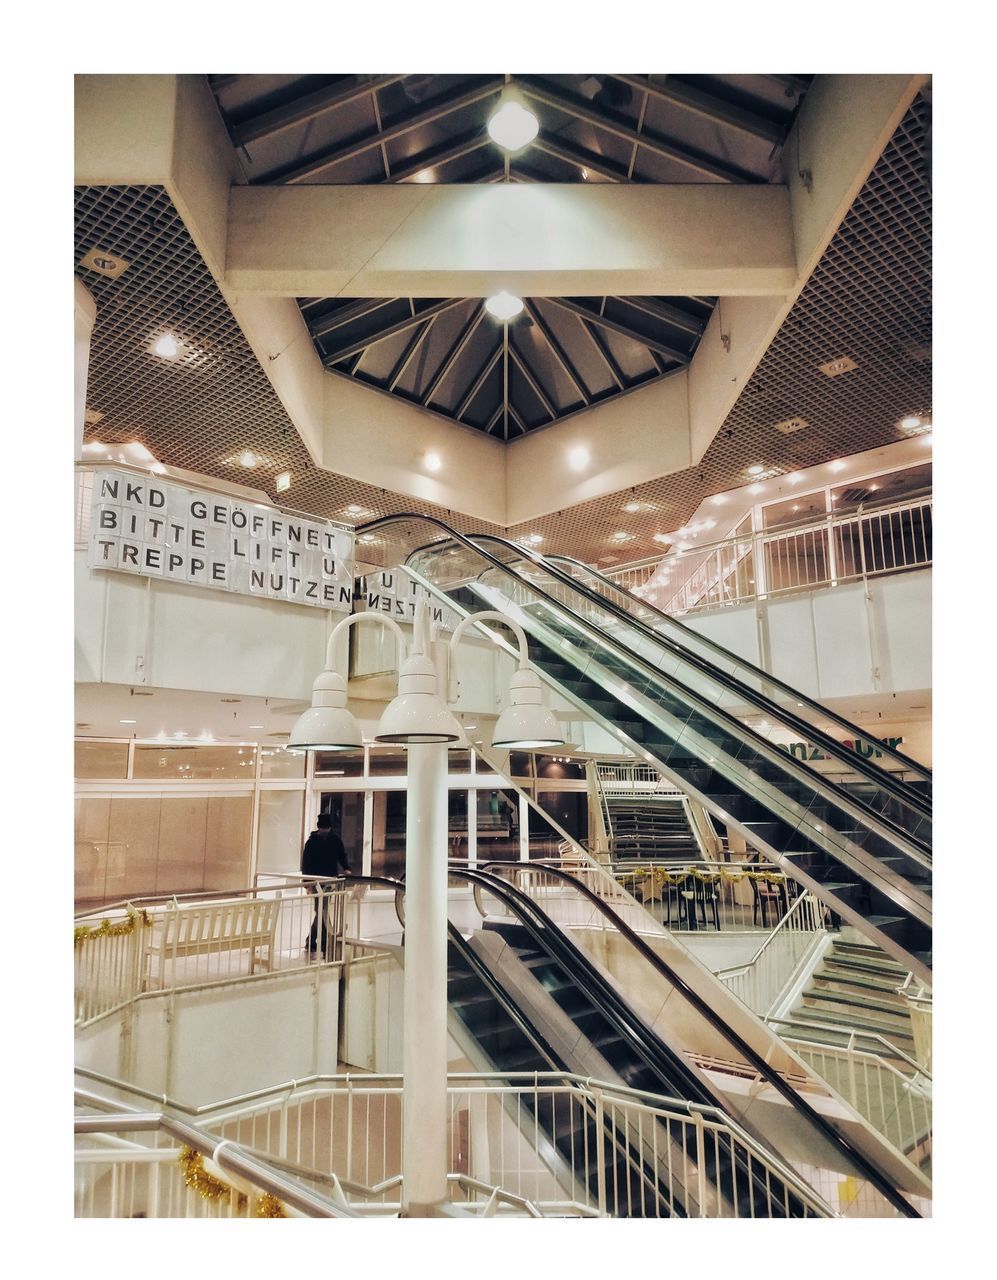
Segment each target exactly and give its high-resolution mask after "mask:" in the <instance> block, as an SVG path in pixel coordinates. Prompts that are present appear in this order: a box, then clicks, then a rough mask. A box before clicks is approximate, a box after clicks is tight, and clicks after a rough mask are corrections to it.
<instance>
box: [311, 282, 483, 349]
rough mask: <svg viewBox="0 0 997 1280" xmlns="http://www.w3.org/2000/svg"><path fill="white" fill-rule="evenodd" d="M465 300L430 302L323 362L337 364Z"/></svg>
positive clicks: (445, 299) (444, 299) (446, 299)
mask: <svg viewBox="0 0 997 1280" xmlns="http://www.w3.org/2000/svg"><path fill="white" fill-rule="evenodd" d="M464 302H465V299H464V298H443V299H442V300H441V301H439V302H433V303H430V305H429V306H427V307H423V308H422V310H421V311H419V312H418V313H417V314H416V315H414V316H406V317H405V318H404V319H402V320H396V321H395V323H394V324H389V325H385V327H384V328H383V329H379V330H378V331H377V332H376V333H371V334H368V335H367V337H365V338H357V339H356V341H354V342H351V343H350V344H349V345H348V346H345V347H337V348H336V349H335V350H334V351H330V352H328V353H327V354H326V355H325V356H323V357H322V363H323V364H325V365H330V364H335V363H336V362H337V361H339V360H342V359H343V358H344V357H345V356H351V355H354V354H356V352H358V351H363V350H365V349H366V348H367V347H372V346H373V345H374V343H375V342H381V341H383V339H384V338H393V337H394V336H395V335H396V334H398V333H404V332H405V330H406V329H411V328H412V326H413V325H417V324H422V322H423V321H424V320H428V319H429V318H430V316H438V315H441V314H442V313H443V312H444V311H451V310H453V308H454V307H460V306H463V304H464Z"/></svg>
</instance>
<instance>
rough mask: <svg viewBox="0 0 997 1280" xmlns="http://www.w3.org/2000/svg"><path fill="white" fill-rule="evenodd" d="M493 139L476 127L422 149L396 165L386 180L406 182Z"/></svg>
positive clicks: (488, 143)
mask: <svg viewBox="0 0 997 1280" xmlns="http://www.w3.org/2000/svg"><path fill="white" fill-rule="evenodd" d="M491 141H492V140H491V138H489V136H488V132H487V130H485V129H474V130H472V131H471V132H470V133H464V134H461V136H460V137H459V138H454V139H453V141H452V142H447V143H443V144H442V145H441V146H438V147H431V148H430V149H429V150H428V151H420V152H419V154H418V155H416V156H413V158H412V159H411V160H408V161H406V162H405V163H403V164H400V165H396V166H395V169H394V171H393V172H392V175H391V178H390V179H384V181H391V182H406V181H407V180H408V179H409V178H414V177H415V176H416V174H418V173H422V172H423V171H424V170H426V169H435V168H437V167H438V166H440V165H444V164H448V163H449V162H450V161H451V160H459V159H460V158H461V157H462V156H467V155H471V153H472V152H474V151H479V150H481V148H482V147H487V146H489V145H491Z"/></svg>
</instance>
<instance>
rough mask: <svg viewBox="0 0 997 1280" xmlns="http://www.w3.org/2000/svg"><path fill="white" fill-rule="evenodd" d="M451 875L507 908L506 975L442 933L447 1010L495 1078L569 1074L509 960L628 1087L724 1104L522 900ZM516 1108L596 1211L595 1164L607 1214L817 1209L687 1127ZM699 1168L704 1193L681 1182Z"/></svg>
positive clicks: (491, 881)
mask: <svg viewBox="0 0 997 1280" xmlns="http://www.w3.org/2000/svg"><path fill="white" fill-rule="evenodd" d="M452 874H454V875H456V876H457V877H458V878H459V879H462V880H465V881H467V882H469V883H472V884H476V885H477V886H479V888H484V889H487V891H488V892H489V894H490V895H493V896H494V897H495V898H496V899H498V900H500V901H502V902H503V904H504V906H505V908H506V910H507V912H508V914H509V917H510V919H509V920H508V921H506V922H501V923H499V924H497V925H496V926H495V929H494V930H493V931H492V932H493V933H496V934H497V933H499V932H501V935H502V942H503V943H504V945H505V948H506V949H507V963H506V965H505V967H504V969H503V975H502V976H498V975H497V974H496V972H495V966H494V965H493V964H492V963H490V961H489V958H488V951H487V948H483V947H481V946H478V947H476V946H475V941H476V938H475V937H474V936H472V938H471V939H469V940H468V939H464V938H462V937H461V935H460V934H459V933H458V932H457V931H456V930H455V929H453V928H452V927H451V931H450V950H449V960H448V963H449V983H448V996H449V999H450V1004H451V1009H452V1011H453V1013H454V1014H455V1016H456V1017H457V1018H458V1019H459V1020H460V1022H461V1023H462V1024H463V1026H464V1028H465V1029H466V1031H467V1033H468V1034H469V1035H470V1036H471V1037H472V1038H473V1039H474V1041H475V1042H476V1044H477V1046H478V1048H479V1050H480V1051H481V1052H482V1053H483V1054H484V1056H485V1058H486V1060H487V1063H488V1065H489V1066H490V1067H491V1068H492V1069H493V1070H496V1071H499V1072H501V1073H503V1074H505V1073H508V1074H510V1077H511V1078H512V1079H513V1080H514V1079H515V1075H516V1073H521V1072H531V1073H532V1072H546V1071H564V1072H569V1073H570V1072H574V1071H575V1070H576V1065H577V1064H576V1063H574V1062H572V1061H571V1060H570V1059H571V1055H570V1054H565V1053H564V1052H563V1051H561V1050H559V1049H558V1048H557V1047H556V1046H555V1045H554V1044H553V1043H552V1038H551V1036H550V1034H549V1027H545V1028H544V1029H540V1027H539V1026H538V1021H539V1020H537V1019H535V1018H533V1017H531V1015H530V1013H529V1012H528V1011H524V1009H523V1007H522V995H521V994H519V995H517V992H516V990H515V986H514V983H512V982H510V980H509V972H510V964H509V962H508V957H514V960H513V967H514V966H516V965H519V966H522V968H523V969H524V970H525V971H526V972H527V973H528V974H530V976H531V977H532V978H533V979H535V980H536V982H537V983H539V984H540V986H541V987H542V989H543V992H544V993H545V994H546V995H547V996H549V997H550V998H551V999H552V1000H553V1001H554V1002H555V1003H556V1004H557V1006H558V1007H559V1008H560V1009H561V1010H563V1011H564V1012H565V1013H566V1014H567V1016H568V1017H569V1018H570V1020H571V1022H572V1023H573V1024H574V1026H575V1027H576V1028H577V1030H578V1031H580V1032H582V1033H583V1036H584V1041H585V1042H586V1044H588V1045H589V1046H593V1047H595V1048H596V1049H597V1051H598V1053H599V1054H600V1055H601V1056H602V1058H604V1059H605V1060H606V1062H607V1063H608V1064H609V1067H610V1069H611V1073H612V1075H615V1077H616V1078H617V1079H618V1080H619V1082H620V1083H621V1084H623V1085H624V1086H625V1087H628V1088H631V1089H634V1090H637V1091H639V1092H642V1093H647V1094H651V1095H654V1096H655V1097H659V1098H662V1097H663V1098H668V1099H679V1100H682V1099H684V1100H686V1103H687V1104H692V1106H693V1107H695V1106H696V1105H698V1106H700V1107H708V1108H711V1109H713V1108H717V1107H718V1106H719V1105H720V1104H719V1103H718V1099H717V1098H716V1097H715V1096H714V1095H713V1094H712V1093H711V1092H710V1091H709V1089H707V1088H706V1087H705V1086H704V1084H703V1083H702V1081H701V1079H700V1078H699V1077H698V1076H697V1074H696V1073H695V1072H693V1071H692V1070H691V1069H690V1068H689V1067H688V1066H687V1065H686V1064H685V1063H684V1062H682V1061H681V1059H680V1058H678V1057H677V1056H675V1055H673V1054H671V1053H670V1051H669V1050H668V1049H667V1048H666V1047H665V1046H664V1045H663V1044H662V1043H661V1041H660V1040H658V1039H657V1037H656V1036H655V1035H654V1034H653V1032H651V1031H650V1029H649V1028H647V1027H646V1026H645V1025H644V1024H642V1023H641V1022H640V1020H639V1019H638V1018H636V1017H635V1015H634V1014H633V1011H632V1010H631V1009H629V1007H628V1006H627V1005H626V1004H625V1002H624V1001H622V999H621V998H620V997H619V996H618V994H617V993H616V992H615V991H614V990H613V989H612V988H611V987H609V986H608V985H607V984H606V983H605V982H604V980H603V979H602V978H601V976H600V975H599V974H598V973H597V972H596V971H595V969H594V968H593V967H592V966H591V964H590V963H589V962H588V961H587V960H586V959H585V957H584V956H583V955H582V953H581V952H578V951H577V950H576V949H575V948H574V947H573V946H572V945H571V943H570V942H569V941H568V940H567V939H566V938H565V937H564V935H563V934H562V933H561V931H560V930H559V929H558V928H557V927H556V926H555V925H554V924H553V923H552V922H550V921H549V920H546V919H545V918H544V916H543V913H542V912H540V911H539V910H538V909H536V908H535V907H534V906H533V904H531V903H530V902H529V900H528V899H525V898H523V897H522V896H521V895H519V894H518V893H517V892H516V890H514V889H513V888H511V887H510V886H508V885H505V884H503V883H502V882H501V880H499V879H498V878H496V877H492V876H489V875H487V874H485V873H481V872H471V871H466V872H465V871H459V872H458V871H456V869H454V870H453V872H452ZM478 937H479V938H480V935H478ZM606 1074H609V1072H607V1073H606ZM669 1105H671V1104H669ZM680 1105H681V1104H680ZM520 1106H525V1107H527V1108H528V1109H529V1110H530V1111H531V1113H532V1114H531V1119H532V1120H533V1121H534V1122H535V1123H536V1125H537V1127H538V1129H539V1131H540V1132H541V1133H542V1134H543V1137H544V1142H543V1144H542V1147H543V1152H544V1155H545V1158H546V1160H547V1162H548V1163H549V1165H550V1167H551V1168H552V1170H553V1171H554V1172H555V1174H556V1173H558V1171H559V1170H560V1171H561V1176H562V1177H564V1173H563V1171H564V1170H565V1169H569V1170H570V1169H574V1170H575V1177H578V1176H579V1175H578V1168H579V1164H580V1163H581V1164H582V1165H583V1166H584V1167H583V1172H582V1174H581V1177H582V1179H583V1180H584V1182H585V1183H586V1190H587V1192H588V1195H589V1197H590V1198H591V1199H592V1201H593V1202H594V1200H595V1197H596V1196H597V1194H598V1186H597V1182H598V1177H599V1172H598V1169H599V1165H600V1163H602V1165H603V1172H602V1176H603V1179H604V1185H605V1184H606V1183H608V1184H609V1186H610V1187H611V1196H610V1199H611V1202H612V1204H613V1206H614V1213H613V1216H619V1217H698V1216H700V1215H701V1213H702V1212H704V1211H708V1214H709V1216H726V1217H757V1216H771V1217H805V1216H811V1214H812V1213H813V1211H814V1210H813V1207H812V1202H811V1201H809V1198H808V1197H807V1196H806V1195H805V1194H804V1193H801V1191H798V1190H797V1189H796V1187H795V1186H794V1185H792V1184H791V1183H790V1182H788V1181H782V1180H780V1179H779V1178H778V1177H777V1176H776V1175H775V1174H773V1172H772V1171H771V1169H769V1170H766V1171H764V1172H763V1171H762V1170H761V1169H760V1168H757V1167H755V1166H754V1165H753V1164H752V1162H751V1161H749V1160H746V1159H745V1158H744V1155H743V1154H742V1153H740V1152H738V1151H737V1150H736V1149H735V1148H734V1147H733V1145H731V1146H730V1147H726V1146H724V1145H723V1144H711V1143H708V1144H706V1145H705V1147H703V1148H702V1149H700V1150H698V1151H697V1149H696V1146H695V1142H694V1140H693V1137H694V1131H693V1130H692V1129H691V1128H689V1127H688V1126H682V1128H681V1132H680V1134H679V1135H675V1134H673V1133H672V1132H671V1131H670V1129H668V1130H662V1131H661V1132H655V1133H651V1132H650V1126H645V1125H643V1124H642V1125H641V1126H640V1127H639V1128H637V1127H634V1126H632V1125H628V1124H617V1125H613V1126H612V1127H607V1126H602V1128H601V1129H600V1127H599V1126H598V1125H597V1118H596V1116H595V1114H594V1113H592V1112H579V1109H578V1106H577V1099H576V1100H574V1103H573V1101H572V1099H571V1098H570V1097H569V1096H568V1095H562V1096H556V1095H552V1096H548V1097H543V1096H538V1097H536V1098H532V1099H531V1098H530V1097H529V1095H528V1094H526V1093H524V1094H523V1095H521V1100H520ZM690 1114H691V1112H690ZM654 1128H656V1129H660V1128H661V1126H660V1125H657V1126H654ZM600 1143H601V1144H602V1151H601V1152H600V1149H599V1148H600ZM580 1153H581V1156H582V1159H581V1162H580V1160H579V1156H580ZM600 1155H601V1160H600ZM697 1161H701V1162H702V1173H703V1174H704V1176H705V1187H706V1190H705V1192H704V1190H703V1186H701V1185H700V1178H699V1177H698V1176H695V1177H693V1176H689V1170H690V1169H692V1168H694V1167H695V1170H696V1173H697V1174H698V1173H699V1172H700V1170H699V1167H698V1165H697ZM683 1170H684V1171H685V1172H684V1173H683ZM794 1182H795V1180H794ZM603 1194H604V1195H605V1190H604V1192H603ZM701 1198H702V1200H703V1203H702V1204H701V1203H700V1199H701ZM719 1202H722V1206H721V1205H720V1203H719ZM761 1206H764V1208H760V1207H761Z"/></svg>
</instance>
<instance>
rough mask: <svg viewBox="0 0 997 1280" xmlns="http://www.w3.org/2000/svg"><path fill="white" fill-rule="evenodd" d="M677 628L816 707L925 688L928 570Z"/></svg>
mask: <svg viewBox="0 0 997 1280" xmlns="http://www.w3.org/2000/svg"><path fill="white" fill-rule="evenodd" d="M682 621H683V622H684V623H686V625H687V626H689V627H691V628H692V629H693V630H694V631H698V632H699V633H700V634H701V635H705V636H708V637H709V638H710V639H711V640H716V641H717V643H719V644H722V645H724V646H725V647H726V648H728V649H730V650H732V651H733V652H734V653H736V654H739V655H740V656H741V657H743V658H746V659H747V660H748V661H749V662H753V663H755V665H757V666H760V667H763V668H765V669H766V670H767V671H771V672H772V673H773V674H774V675H776V676H778V677H779V678H780V679H781V680H785V681H786V682H787V684H791V685H792V686H793V687H794V688H796V689H800V690H802V692H804V693H806V694H808V695H809V696H811V697H814V698H816V699H817V700H818V701H821V702H826V701H828V700H830V699H833V698H846V697H855V696H858V695H861V694H882V693H903V692H907V691H912V690H918V689H930V688H931V683H932V682H931V570H930V569H922V570H917V571H915V572H913V573H904V574H895V575H893V576H890V577H884V578H876V579H873V580H871V581H870V582H869V583H868V585H867V586H863V584H862V583H849V584H846V585H843V586H839V587H828V588H826V589H825V590H822V591H814V592H811V593H801V594H800V595H794V596H786V597H784V598H782V599H769V600H763V601H760V602H758V603H756V604H746V605H740V606H738V607H737V608H734V609H720V610H717V611H716V612H714V613H696V614H690V615H688V616H686V617H684V618H683V619H682Z"/></svg>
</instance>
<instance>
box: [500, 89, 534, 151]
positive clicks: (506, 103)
mask: <svg viewBox="0 0 997 1280" xmlns="http://www.w3.org/2000/svg"><path fill="white" fill-rule="evenodd" d="M539 132H540V121H539V120H538V119H537V118H536V116H535V115H534V114H533V112H532V111H530V109H529V108H528V107H526V106H524V105H523V103H522V101H521V100H520V98H519V96H518V94H515V93H513V92H510V91H508V90H507V91H506V92H505V93H504V94H503V95H502V101H501V103H500V104H499V108H498V110H497V111H495V112H494V113H493V114H492V115H491V116H490V117H489V119H488V136H489V137H490V138H491V140H492V141H493V142H496V143H498V145H499V146H500V147H501V148H502V150H503V151H521V150H522V149H523V147H525V146H528V145H529V143H531V142H532V141H533V139H534V138H535V137H536V136H537V134H538V133H539Z"/></svg>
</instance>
